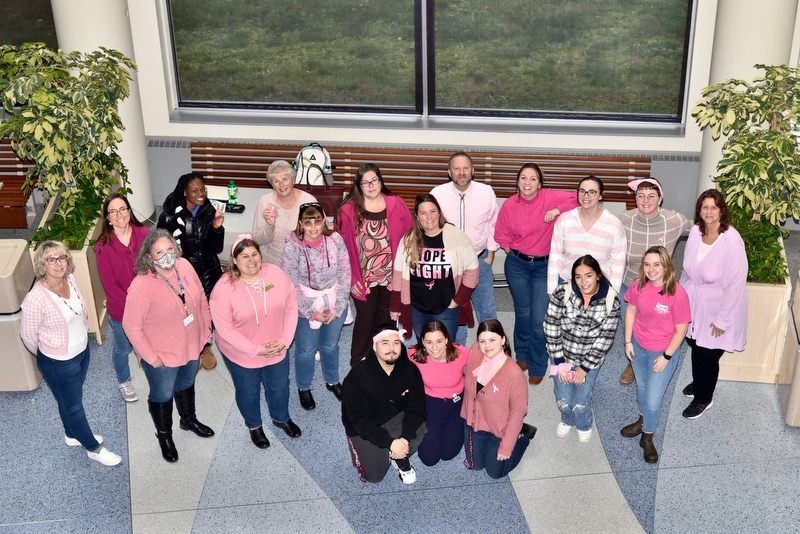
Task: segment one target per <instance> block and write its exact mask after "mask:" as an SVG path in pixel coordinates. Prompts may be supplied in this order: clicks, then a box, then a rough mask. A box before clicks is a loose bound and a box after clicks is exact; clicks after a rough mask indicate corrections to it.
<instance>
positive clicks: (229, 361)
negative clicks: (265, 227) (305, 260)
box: [211, 234, 301, 449]
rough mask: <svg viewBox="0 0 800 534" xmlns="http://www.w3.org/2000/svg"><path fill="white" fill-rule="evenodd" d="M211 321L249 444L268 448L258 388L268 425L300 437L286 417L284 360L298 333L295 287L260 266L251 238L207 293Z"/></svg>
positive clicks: (238, 244)
mask: <svg viewBox="0 0 800 534" xmlns="http://www.w3.org/2000/svg"><path fill="white" fill-rule="evenodd" d="M211 317H212V319H213V320H214V324H215V325H216V328H217V347H219V350H220V352H221V353H222V359H223V360H224V361H225V365H226V366H227V367H228V371H230V373H231V378H232V379H233V385H234V387H235V388H236V405H237V406H238V407H239V412H240V413H241V414H242V417H243V418H244V423H245V424H246V425H247V428H249V429H250V439H251V440H252V441H253V444H254V445H255V446H256V447H259V448H261V449H266V448H267V447H269V440H268V439H267V436H266V435H265V434H264V427H263V425H262V422H261V401H260V400H259V398H260V394H261V385H262V384H263V385H264V394H265V398H266V399H267V405H268V406H269V414H270V417H272V424H273V425H275V426H276V427H278V428H282V429H283V431H284V432H286V434H287V435H288V436H289V437H292V438H298V437H300V435H301V432H300V429H299V428H298V427H297V425H296V424H294V422H293V421H292V419H291V418H290V417H289V358H287V357H286V352H287V349H288V348H289V345H290V344H291V343H292V339H293V338H294V332H295V328H297V319H296V317H297V298H296V296H295V290H294V285H293V284H292V282H291V280H289V278H288V277H287V276H286V275H285V274H284V273H283V271H281V270H280V269H279V268H278V267H277V266H276V265H272V264H270V263H262V261H261V254H260V252H259V250H258V243H256V242H255V241H254V240H253V238H252V236H250V234H242V235H240V236H239V237H238V238H237V239H236V241H235V242H234V243H233V247H232V248H231V260H230V261H229V262H228V266H227V267H226V268H225V273H224V274H223V275H222V278H220V280H219V282H217V285H216V286H215V287H214V291H213V292H212V293H211Z"/></svg>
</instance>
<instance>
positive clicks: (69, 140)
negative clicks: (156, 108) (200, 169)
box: [0, 43, 136, 341]
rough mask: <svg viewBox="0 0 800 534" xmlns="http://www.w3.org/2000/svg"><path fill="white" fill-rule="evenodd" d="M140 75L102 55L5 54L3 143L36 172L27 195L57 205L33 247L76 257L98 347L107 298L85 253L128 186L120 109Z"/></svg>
mask: <svg viewBox="0 0 800 534" xmlns="http://www.w3.org/2000/svg"><path fill="white" fill-rule="evenodd" d="M135 68H136V65H135V64H134V63H133V61H131V60H130V59H129V58H127V57H126V56H124V55H123V54H121V53H120V52H118V51H116V50H109V49H106V48H102V47H101V48H100V50H98V51H95V52H90V53H81V52H64V51H62V50H57V51H54V50H51V49H49V48H47V47H46V46H45V45H43V44H41V43H29V44H24V45H22V46H20V47H15V46H0V99H1V100H2V103H3V117H2V122H0V138H3V137H6V136H8V137H9V138H10V139H11V145H12V147H13V149H14V151H15V152H16V154H17V156H18V157H19V158H20V159H22V160H28V161H31V162H33V164H34V165H33V166H32V167H31V168H30V170H29V171H28V174H27V178H26V180H25V184H24V185H23V188H24V189H26V190H30V189H32V188H33V187H36V188H38V189H41V190H43V191H45V193H46V194H47V195H48V196H49V197H50V198H51V202H50V205H49V206H48V210H47V212H46V213H45V216H44V217H43V225H42V226H41V227H40V229H39V230H38V231H37V232H36V233H35V234H34V235H33V236H32V237H31V243H32V244H35V243H38V242H40V241H43V240H46V239H58V240H60V241H63V242H64V243H65V244H66V245H67V246H69V247H70V249H73V250H74V251H75V252H74V253H73V256H74V257H75V260H76V274H75V276H76V280H77V282H78V285H79V287H80V290H81V292H82V293H83V294H84V295H89V294H92V295H94V298H93V299H88V298H87V299H86V300H87V304H90V302H89V301H93V302H94V303H95V304H96V308H97V309H96V310H91V309H90V331H93V332H95V333H96V334H97V335H98V341H102V337H101V336H102V331H104V330H105V329H104V327H103V323H104V322H107V321H105V320H104V318H103V317H102V315H103V314H104V313H105V309H104V308H105V306H104V305H103V301H104V299H105V293H104V292H103V289H102V284H100V283H99V280H96V277H97V268H96V261H95V258H94V251H93V250H92V248H91V247H89V246H87V245H89V243H90V240H91V238H92V237H96V236H92V235H90V234H91V232H93V231H94V232H96V230H95V227H96V223H97V219H98V216H99V214H100V210H101V208H102V203H103V200H104V199H105V197H106V196H107V195H108V194H109V193H110V192H111V190H112V189H113V188H115V187H119V186H122V187H123V188H124V186H125V177H126V169H125V166H124V165H123V164H122V161H121V159H120V156H119V154H118V153H117V146H118V144H119V142H120V141H121V140H122V134H121V133H120V132H121V131H122V130H123V129H124V126H123V124H122V120H121V119H120V116H119V109H118V105H119V102H121V101H122V100H123V99H125V98H127V97H128V96H129V95H130V85H129V81H130V80H131V75H130V69H135ZM123 190H124V191H126V192H127V189H123ZM59 199H60V204H58V200H59ZM56 205H57V209H56V208H55V206H56ZM53 210H55V213H52V211H53ZM48 215H50V217H48ZM92 277H94V278H95V280H92ZM90 308H92V306H91V305H90ZM98 316H99V317H100V318H98Z"/></svg>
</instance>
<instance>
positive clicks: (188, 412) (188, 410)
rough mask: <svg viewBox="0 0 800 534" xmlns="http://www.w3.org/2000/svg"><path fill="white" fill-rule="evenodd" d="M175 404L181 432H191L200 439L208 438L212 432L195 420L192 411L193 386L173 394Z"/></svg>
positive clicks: (195, 417) (193, 411)
mask: <svg viewBox="0 0 800 534" xmlns="http://www.w3.org/2000/svg"><path fill="white" fill-rule="evenodd" d="M175 404H176V405H177V407H178V413H179V414H180V416H181V424H180V426H181V430H191V431H192V432H194V433H195V434H197V435H198V436H200V437H201V438H210V437H211V436H213V435H214V431H213V430H211V429H210V428H209V427H207V426H206V425H204V424H203V423H201V422H200V421H198V420H197V416H196V415H195V410H194V384H192V385H191V386H189V387H188V388H186V389H184V390H183V391H179V392H177V393H176V394H175Z"/></svg>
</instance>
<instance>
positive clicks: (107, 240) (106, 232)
mask: <svg viewBox="0 0 800 534" xmlns="http://www.w3.org/2000/svg"><path fill="white" fill-rule="evenodd" d="M118 198H119V199H122V201H123V202H125V206H126V207H127V208H128V213H130V214H131V220H130V224H132V225H133V226H144V225H143V224H142V223H140V222H139V219H137V218H136V215H135V214H134V213H133V209H131V203H130V202H128V197H126V196H125V195H123V194H122V193H111V194H110V195H108V196H107V197H106V199H105V200H104V201H103V210H102V213H103V233H101V234H100V237H98V238H97V244H98V245H100V250H103V247H105V246H106V245H111V246H112V247H113V246H114V243H113V241H111V236H112V235H114V225H112V224H111V221H109V220H108V205H109V204H111V202H113V201H114V200H116V199H118Z"/></svg>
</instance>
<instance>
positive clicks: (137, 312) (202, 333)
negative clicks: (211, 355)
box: [122, 258, 211, 367]
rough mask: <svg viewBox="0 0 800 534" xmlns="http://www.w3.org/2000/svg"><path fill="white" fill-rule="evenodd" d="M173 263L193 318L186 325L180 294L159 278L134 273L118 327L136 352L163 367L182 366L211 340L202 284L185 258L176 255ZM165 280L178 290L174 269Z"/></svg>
mask: <svg viewBox="0 0 800 534" xmlns="http://www.w3.org/2000/svg"><path fill="white" fill-rule="evenodd" d="M175 266H176V267H177V269H178V271H179V272H180V273H181V282H183V287H184V291H185V298H186V305H187V307H188V308H189V310H188V313H190V314H192V316H193V318H194V320H193V321H192V322H191V323H189V324H188V325H186V326H184V319H185V318H186V316H187V313H186V312H184V311H183V303H182V302H181V299H180V297H179V296H178V295H176V294H175V292H174V291H172V289H170V287H169V286H168V285H167V283H166V282H164V280H162V279H161V278H160V277H158V276H156V275H155V274H153V273H147V274H140V275H137V276H136V278H134V280H133V282H132V283H131V287H130V288H129V289H128V299H127V301H126V303H125V313H124V316H123V318H122V327H123V328H124V329H125V333H126V334H128V339H129V340H130V342H131V345H133V348H134V350H135V351H136V355H137V356H138V357H139V359H140V360H144V361H146V362H147V363H149V364H150V365H153V363H154V362H155V361H156V358H161V361H162V362H163V363H164V365H166V366H167V367H181V366H183V365H186V364H187V363H189V361H190V360H196V359H197V358H198V357H199V356H200V351H202V350H203V346H204V345H205V344H206V342H207V341H208V340H209V339H211V312H210V311H209V309H208V301H207V300H206V294H205V291H203V284H201V283H200V279H199V278H198V277H197V273H195V272H194V269H193V268H192V264H191V263H189V262H188V261H187V260H185V259H183V258H178V260H177V261H176V262H175ZM167 280H169V281H170V283H171V284H172V285H173V286H174V287H175V289H177V290H179V291H180V288H179V287H178V277H177V276H176V275H175V270H174V269H173V271H172V273H171V274H170V276H168V277H167Z"/></svg>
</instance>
